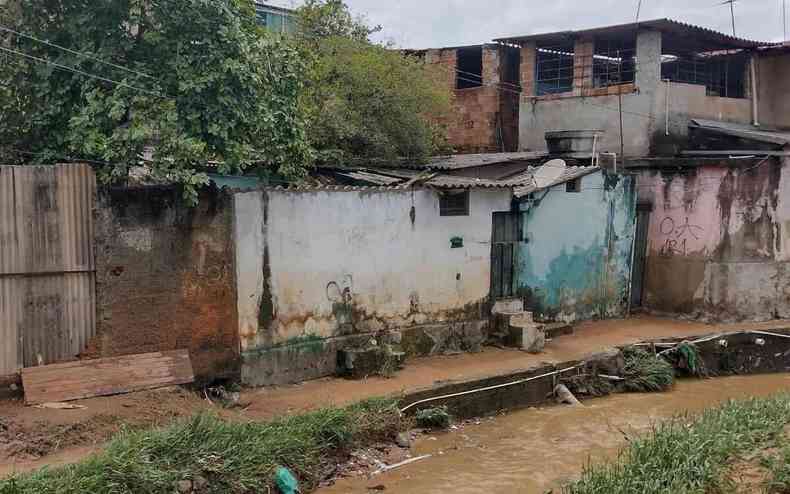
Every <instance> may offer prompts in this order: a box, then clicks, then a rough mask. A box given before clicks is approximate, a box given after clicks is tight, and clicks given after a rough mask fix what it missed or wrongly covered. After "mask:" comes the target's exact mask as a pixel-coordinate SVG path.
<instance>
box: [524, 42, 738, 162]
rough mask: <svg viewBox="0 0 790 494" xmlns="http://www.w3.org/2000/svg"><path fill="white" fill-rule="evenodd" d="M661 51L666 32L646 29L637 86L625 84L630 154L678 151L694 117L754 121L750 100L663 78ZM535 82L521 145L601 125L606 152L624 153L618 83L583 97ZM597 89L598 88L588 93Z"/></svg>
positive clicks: (539, 145)
mask: <svg viewBox="0 0 790 494" xmlns="http://www.w3.org/2000/svg"><path fill="white" fill-rule="evenodd" d="M532 49H534V48H532ZM661 53H662V36H661V33H659V32H656V31H649V30H644V31H640V32H639V34H638V36H637V59H638V68H637V73H636V81H635V82H636V84H635V86H634V85H624V86H622V87H623V91H624V92H623V94H622V110H623V111H622V118H623V137H624V138H623V149H624V152H625V154H626V156H648V155H649V154H666V153H669V154H675V151H676V146H675V143H677V142H682V141H684V140H685V138H686V136H687V135H688V124H689V120H690V119H692V118H705V119H709V120H719V121H726V122H734V123H750V122H751V121H752V103H751V100H750V99H735V98H720V97H713V96H708V95H707V94H706V90H705V87H704V86H700V85H693V84H681V83H674V82H673V83H669V84H667V83H666V82H663V81H661V65H660V62H659V60H660V57H661ZM533 58H534V57H533ZM522 60H524V54H523V50H522ZM533 66H534V62H533ZM522 77H523V76H522ZM530 82H531V84H532V85H533V87H529V88H526V87H525V91H524V95H525V96H522V98H521V110H520V123H519V143H520V148H521V149H522V150H535V151H542V150H545V149H546V142H545V140H544V135H545V133H546V132H547V131H553V130H580V129H596V130H602V131H604V133H603V135H602V137H601V140H600V141H599V143H598V146H599V149H600V150H604V151H609V152H616V153H619V152H620V102H619V99H620V96H618V95H617V87H616V86H614V87H611V88H609V89H608V93H609V94H606V95H594V96H593V95H583V93H584V90H582V93H579V94H574V93H568V94H561V95H551V96H539V97H535V96H533V95H534V91H535V89H534V82H532V81H530ZM594 91H598V90H589V91H587V92H589V93H593V92H594ZM578 92H579V91H577V93H578ZM667 107H668V108H669V122H667V118H666V116H667ZM667 133H668V134H669V135H667Z"/></svg>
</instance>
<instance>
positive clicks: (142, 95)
mask: <svg viewBox="0 0 790 494" xmlns="http://www.w3.org/2000/svg"><path fill="white" fill-rule="evenodd" d="M11 5H13V8H14V9H16V10H18V11H17V12H15V11H13V10H12V8H11ZM0 26H3V27H6V28H10V29H11V30H13V31H17V32H18V33H21V34H24V35H29V36H32V37H35V38H36V39H37V40H39V41H37V40H34V39H31V38H30V37H26V36H21V35H19V34H16V33H13V32H10V31H9V30H7V29H6V30H4V31H0V35H2V36H3V38H2V39H0V48H5V49H6V51H1V50H0V61H1V62H2V63H3V66H2V71H0V159H2V160H3V161H6V162H8V161H15V162H24V163H30V162H37V163H52V162H57V161H61V160H63V159H64V158H71V159H84V160H90V161H91V162H93V163H96V164H97V171H98V172H99V177H100V179H101V180H102V181H104V182H118V181H122V180H124V179H125V178H126V177H127V175H128V172H129V169H130V167H132V166H135V165H138V164H140V163H145V164H146V165H147V167H148V169H149V170H150V171H151V172H152V174H153V176H154V177H155V178H159V179H166V180H170V181H174V182H178V183H181V184H183V185H184V186H185V187H184V192H185V198H186V199H187V200H189V201H191V202H194V201H195V200H196V197H197V192H196V190H197V188H198V187H199V186H200V185H202V184H204V183H206V181H207V177H206V175H205V173H203V171H204V170H205V169H206V165H210V166H211V167H213V168H214V169H216V170H217V171H218V172H220V173H238V172H241V171H244V170H247V169H250V168H251V167H255V166H261V167H266V168H268V169H271V170H276V172H277V173H279V174H282V175H284V176H287V177H299V176H301V175H303V174H304V171H305V168H306V166H307V165H308V164H309V163H310V161H311V157H312V152H311V150H310V147H309V145H308V142H307V139H306V134H305V122H304V118H303V113H302V107H301V105H300V98H301V95H302V93H303V90H304V83H303V81H304V78H305V72H306V66H305V63H304V60H303V58H302V56H301V55H300V53H299V52H298V51H297V50H296V49H295V48H294V46H293V43H291V42H289V41H288V40H284V39H282V38H281V37H278V36H274V35H268V34H266V33H265V31H264V30H263V29H261V28H260V27H258V26H257V24H256V23H255V16H254V10H253V5H252V2H251V0H12V3H11V4H10V5H6V6H5V7H3V6H0ZM42 41H48V42H49V43H52V44H49V45H48V44H46V43H43V42H42ZM54 44H56V45H59V46H61V47H67V48H69V49H71V50H74V51H76V52H79V54H75V53H74V52H70V51H66V50H63V49H60V48H57V47H55V46H53V45H54ZM8 50H13V51H14V52H18V53H12V52H9V51H8ZM21 54H24V55H21ZM80 54H82V55H80ZM30 57H36V59H33V58H30ZM101 62H111V63H112V64H114V65H109V64H107V63H101ZM53 64H59V65H60V66H62V67H60V68H59V67H56V66H54V65H53ZM63 67H66V68H68V69H64V68H63ZM72 69H73V70H72ZM86 74H90V75H93V76H99V77H101V78H103V79H109V80H112V81H115V82H108V81H107V80H100V79H98V78H96V77H91V76H89V75H86Z"/></svg>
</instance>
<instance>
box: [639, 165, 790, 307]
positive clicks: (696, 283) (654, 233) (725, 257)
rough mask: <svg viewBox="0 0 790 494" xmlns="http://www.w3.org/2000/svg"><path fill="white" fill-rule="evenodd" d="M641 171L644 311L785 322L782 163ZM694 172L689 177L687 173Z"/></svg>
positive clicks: (789, 192)
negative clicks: (647, 213)
mask: <svg viewBox="0 0 790 494" xmlns="http://www.w3.org/2000/svg"><path fill="white" fill-rule="evenodd" d="M755 165H756V164H755V162H751V161H750V162H744V165H743V166H739V167H730V166H726V165H723V166H705V167H700V168H696V169H690V168H686V169H684V172H683V173H682V174H674V175H666V174H665V175H663V176H662V175H661V174H659V173H658V172H650V173H645V174H643V175H642V176H641V177H640V184H639V187H640V189H641V190H640V196H641V197H642V199H643V200H644V199H646V198H647V199H649V200H650V201H651V202H652V203H653V205H654V210H653V213H652V215H651V219H650V227H649V233H648V258H647V269H646V279H645V301H646V304H647V306H648V307H649V308H651V309H654V310H657V311H660V312H669V313H681V314H688V315H692V316H695V317H698V318H701V319H711V320H768V319H773V318H776V317H782V318H785V317H790V164H789V163H788V162H785V163H783V164H780V163H779V162H778V161H776V160H772V161H769V162H766V163H763V164H760V165H759V166H755ZM695 172H696V173H695Z"/></svg>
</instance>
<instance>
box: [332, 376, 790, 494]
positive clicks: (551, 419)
mask: <svg viewBox="0 0 790 494" xmlns="http://www.w3.org/2000/svg"><path fill="white" fill-rule="evenodd" d="M783 390H790V375H786V374H781V375H768V376H748V377H729V378H721V379H713V380H706V381H682V382H679V383H678V384H677V385H676V387H675V389H674V390H673V391H672V392H670V393H663V394H646V395H637V394H622V395H615V396H612V397H609V398H603V399H598V400H590V401H588V402H587V403H586V404H585V407H583V408H578V407H577V408H573V407H546V408H539V409H530V410H524V411H520V412H515V413H512V414H509V415H505V416H498V417H496V418H494V419H482V420H480V423H479V424H466V425H464V426H463V427H460V428H459V429H458V430H455V431H451V432H449V433H446V434H437V435H432V436H423V437H421V438H420V439H419V440H418V441H417V442H416V444H415V445H414V447H413V449H412V454H413V455H414V456H418V455H425V454H432V455H433V456H432V457H431V458H428V459H426V460H423V461H419V462H416V463H412V464H410V465H407V466H404V467H401V468H399V469H397V470H394V471H391V472H388V473H385V474H382V475H378V476H376V477H374V478H372V479H367V478H353V479H345V480H342V481H340V482H338V483H337V484H335V485H334V486H332V487H330V488H326V489H323V490H321V491H319V492H320V493H321V494H341V493H343V494H345V493H366V494H367V493H370V492H373V491H371V490H370V487H374V486H378V487H379V488H380V486H384V487H385V488H386V491H385V492H387V493H420V494H429V493H436V494H439V493H448V492H451V493H453V494H467V493H468V494H479V493H487V494H492V493H501V494H505V493H507V494H512V493H525V494H544V493H545V492H547V491H550V490H551V489H555V492H559V490H558V487H559V486H560V485H561V484H562V482H563V480H567V479H572V478H575V477H577V476H578V475H579V474H580V472H581V469H582V466H583V465H584V464H586V463H588V462H590V461H592V462H593V463H595V462H600V461H603V460H607V459H611V458H615V457H616V456H617V452H618V451H619V450H620V449H621V448H622V447H623V446H624V445H625V444H626V442H627V440H626V437H627V436H631V437H632V436H634V435H638V434H643V433H645V432H647V431H649V429H650V426H651V425H652V424H654V423H655V422H657V421H660V420H663V419H666V418H669V417H672V416H673V415H677V414H679V413H683V412H698V411H700V410H702V409H704V408H708V407H711V406H715V405H717V404H718V403H721V402H722V401H726V400H728V399H731V398H734V399H740V398H747V397H751V396H765V395H769V394H773V393H776V392H780V391H783Z"/></svg>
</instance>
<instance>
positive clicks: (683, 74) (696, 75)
mask: <svg viewBox="0 0 790 494" xmlns="http://www.w3.org/2000/svg"><path fill="white" fill-rule="evenodd" d="M747 67H748V57H747V55H746V54H745V53H743V52H737V53H721V52H719V53H692V54H686V55H682V56H678V55H671V54H665V55H663V56H662V57H661V78H662V79H664V80H669V81H672V82H680V83H684V84H695V85H699V86H705V92H706V94H707V95H708V96H721V97H724V98H745V97H746V73H747Z"/></svg>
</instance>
